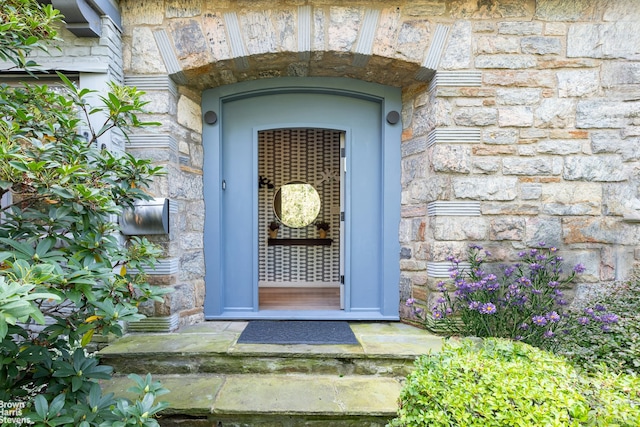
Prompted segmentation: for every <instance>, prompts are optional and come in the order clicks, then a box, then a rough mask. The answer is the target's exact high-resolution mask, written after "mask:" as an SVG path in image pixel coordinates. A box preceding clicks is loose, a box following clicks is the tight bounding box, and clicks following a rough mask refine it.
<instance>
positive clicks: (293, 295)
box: [258, 287, 340, 310]
mask: <svg viewBox="0 0 640 427" xmlns="http://www.w3.org/2000/svg"><path fill="white" fill-rule="evenodd" d="M258 294H259V298H260V310H340V288H337V287H333V288H316V287H313V288H311V287H309V288H293V287H282V288H275V287H268V288H259V290H258Z"/></svg>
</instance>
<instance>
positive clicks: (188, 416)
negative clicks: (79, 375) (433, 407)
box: [104, 374, 401, 427]
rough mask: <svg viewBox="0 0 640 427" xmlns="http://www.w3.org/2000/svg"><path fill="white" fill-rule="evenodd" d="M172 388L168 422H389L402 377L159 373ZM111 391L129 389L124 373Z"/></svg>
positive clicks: (165, 415) (119, 392) (184, 425)
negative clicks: (397, 378) (399, 379)
mask: <svg viewBox="0 0 640 427" xmlns="http://www.w3.org/2000/svg"><path fill="white" fill-rule="evenodd" d="M154 380H159V381H161V382H162V384H163V386H164V387H165V388H167V389H169V390H170V391H171V392H170V393H169V394H167V395H163V396H160V398H159V400H165V401H167V402H169V404H170V408H169V409H167V410H166V411H164V412H163V415H162V418H161V419H160V423H161V425H163V426H172V425H180V426H182V427H189V426H204V425H207V426H217V425H220V426H225V427H227V426H230V427H233V426H247V425H261V426H270V425H273V426H321V425H325V426H326V425H331V426H334V425H335V426H362V425H366V426H378V425H379V426H384V425H385V424H386V423H387V422H388V421H389V420H390V419H391V418H393V417H394V416H395V413H396V410H397V399H398V396H399V394H400V389H401V383H400V381H398V380H395V379H392V378H385V377H370V376H369V377H367V376H336V375H301V374H267V375H205V374H187V375H155V376H154ZM104 385H105V391H106V392H114V393H116V394H117V395H120V396H122V395H127V393H126V392H124V390H126V389H127V388H128V387H130V386H131V381H130V380H128V379H127V378H125V377H114V379H113V380H111V381H109V382H106V383H105V384H104Z"/></svg>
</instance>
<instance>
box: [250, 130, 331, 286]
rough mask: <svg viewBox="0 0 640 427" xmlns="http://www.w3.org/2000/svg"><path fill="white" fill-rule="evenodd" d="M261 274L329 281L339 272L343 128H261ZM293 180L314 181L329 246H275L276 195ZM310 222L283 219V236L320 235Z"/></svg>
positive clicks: (289, 281) (266, 278) (278, 279)
mask: <svg viewBox="0 0 640 427" xmlns="http://www.w3.org/2000/svg"><path fill="white" fill-rule="evenodd" d="M258 159H259V160H258V174H259V175H260V178H261V181H260V185H259V190H258V197H259V201H258V208H259V215H258V224H259V236H260V238H259V272H260V273H259V280H260V284H261V285H262V286H264V285H266V284H269V285H272V286H273V285H282V286H287V285H294V284H295V285H300V284H305V285H310V286H315V285H321V286H324V285H327V284H337V283H338V282H339V278H340V132H339V131H336V130H329V129H306V128H295V129H273V130H266V131H261V132H259V133H258ZM291 181H303V182H306V183H309V184H312V185H313V186H314V187H315V189H316V190H317V191H318V194H319V195H320V200H321V206H320V213H319V214H318V217H317V219H318V220H323V221H326V222H328V223H329V225H330V228H329V233H328V236H327V237H328V238H330V239H332V243H331V245H329V246H320V245H317V246H315V245H312V246H270V245H268V244H267V240H268V237H269V235H268V231H267V230H268V226H269V223H270V222H271V221H273V220H275V219H276V216H275V214H274V212H273V197H274V195H275V193H276V191H277V190H278V188H279V187H280V186H282V185H284V184H286V183H288V182H291ZM316 237H318V231H317V229H316V227H315V225H313V224H311V225H309V226H307V227H304V228H290V227H287V226H285V225H282V224H281V225H280V229H279V231H278V238H287V239H288V238H294V239H295V238H316Z"/></svg>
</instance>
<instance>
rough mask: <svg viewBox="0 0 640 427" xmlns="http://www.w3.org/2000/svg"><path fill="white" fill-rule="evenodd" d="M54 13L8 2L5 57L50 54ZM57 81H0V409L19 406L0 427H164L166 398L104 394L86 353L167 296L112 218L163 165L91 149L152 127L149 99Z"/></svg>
mask: <svg viewBox="0 0 640 427" xmlns="http://www.w3.org/2000/svg"><path fill="white" fill-rule="evenodd" d="M60 19H61V17H60V15H59V14H58V12H57V11H55V9H53V7H52V6H51V5H41V4H40V3H39V2H37V1H35V0H4V1H3V2H0V61H8V62H9V63H10V64H12V65H10V66H11V67H12V68H23V67H27V66H30V65H31V61H29V59H28V58H29V54H30V52H31V51H32V50H34V49H43V50H46V43H47V41H50V40H52V39H55V35H56V31H55V28H56V26H57V25H58V24H59V23H60ZM10 69H11V68H9V70H10ZM1 71H5V70H1ZM60 80H61V85H62V86H64V91H63V90H60V91H55V90H52V89H51V88H49V87H47V86H46V85H30V84H25V85H22V86H20V87H12V86H9V85H0V196H2V197H3V201H5V200H6V203H4V204H3V206H2V207H0V217H1V221H0V403H2V404H3V405H4V407H3V408H4V409H6V408H10V409H19V411H15V412H11V413H9V415H15V416H9V417H6V415H7V414H8V413H7V411H1V412H0V415H3V416H4V417H1V418H0V424H3V425H5V424H17V425H22V424H30V423H35V424H36V425H37V426H58V425H64V426H74V427H75V426H79V427H97V426H105V427H106V426H112V427H113V426H124V425H138V426H148V427H151V426H157V422H156V420H155V419H154V416H155V414H156V413H157V412H158V411H160V410H161V409H163V408H165V407H166V404H164V403H160V404H158V403H156V402H155V399H156V396H159V395H160V394H162V393H163V392H165V390H164V389H162V387H161V386H160V385H159V384H157V383H153V382H152V380H151V378H150V377H147V378H146V379H142V378H139V377H133V379H134V381H135V382H136V383H137V387H136V388H135V391H136V394H138V395H139V399H138V400H137V401H136V402H135V403H130V402H128V401H126V400H124V399H116V398H114V397H113V395H103V394H102V391H101V389H100V386H99V384H98V381H99V380H104V379H109V378H110V377H111V372H112V369H111V368H110V367H108V366H104V365H101V364H100V363H99V360H98V359H96V358H95V357H93V356H92V355H90V354H88V353H87V351H86V349H85V347H86V345H87V344H88V343H89V342H90V341H91V339H92V337H93V336H94V334H104V335H107V334H111V333H114V334H121V333H122V322H129V321H136V320H139V319H140V318H142V317H143V316H142V315H141V314H139V313H138V306H139V305H140V304H141V303H144V302H147V301H162V297H163V295H164V294H165V293H166V292H167V291H168V290H167V289H161V288H158V287H155V286H152V285H150V284H149V283H148V282H147V280H146V277H145V275H144V274H141V273H139V272H143V271H144V268H145V267H148V266H151V265H153V262H154V260H155V257H156V256H157V255H159V254H160V253H161V251H160V248H158V247H156V246H155V245H152V244H151V243H150V242H149V241H147V240H146V239H139V238H132V239H128V240H127V241H126V242H125V243H124V244H122V243H121V241H120V237H119V235H118V226H117V224H115V223H114V217H115V216H116V215H118V214H119V213H120V212H121V211H122V209H123V208H125V207H127V206H131V205H132V204H133V203H134V202H135V201H136V200H140V199H148V198H149V197H150V196H149V195H148V194H146V192H145V189H146V187H147V186H148V184H149V183H150V182H151V181H152V179H153V177H154V176H155V175H158V174H159V173H161V172H162V171H161V168H159V167H157V166H154V165H153V164H152V163H151V161H149V160H145V159H136V158H134V157H133V156H131V155H128V154H122V155H116V154H112V153H110V152H108V151H107V150H101V149H99V148H97V144H96V142H97V140H98V138H99V137H100V136H101V135H104V134H105V132H108V131H111V130H113V131H121V132H126V131H127V130H128V129H130V128H135V127H141V126H145V125H147V124H148V123H143V122H141V121H140V120H138V117H137V115H138V114H141V113H143V110H142V108H143V107H144V105H145V102H143V101H142V100H141V97H142V95H143V93H142V92H139V91H137V90H136V89H135V88H130V87H122V86H118V85H115V84H112V85H110V87H109V91H108V93H105V94H104V96H102V97H100V99H101V101H102V102H101V104H100V105H94V106H90V105H89V104H88V103H87V102H86V101H85V98H87V97H88V96H89V95H90V94H91V93H92V91H90V90H87V89H78V88H77V87H75V86H74V85H73V84H72V83H71V82H70V81H69V80H68V79H67V78H66V77H64V76H63V75H60ZM94 114H99V117H103V122H102V123H101V124H100V127H99V128H96V127H93V126H92V124H91V121H90V120H89V118H90V117H91V116H93V115H94ZM83 121H84V123H83ZM80 126H86V128H87V130H88V135H89V137H88V140H87V138H84V137H81V136H80V135H78V132H79V127H80ZM5 196H6V197H5ZM131 267H133V268H131ZM132 271H135V272H137V273H132ZM45 319H47V320H48V322H45ZM0 409H1V408H0Z"/></svg>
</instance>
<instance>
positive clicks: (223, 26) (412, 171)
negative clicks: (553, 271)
mask: <svg viewBox="0 0 640 427" xmlns="http://www.w3.org/2000/svg"><path fill="white" fill-rule="evenodd" d="M120 7H121V12H122V28H123V33H122V42H123V54H122V58H123V71H124V75H125V81H128V82H136V83H137V84H138V85H140V86H141V87H143V88H146V89H147V91H148V94H147V97H148V100H149V101H150V104H149V117H145V118H148V119H152V120H156V121H160V122H161V123H162V125H161V126H160V128H159V129H153V130H150V131H149V132H152V133H153V135H151V136H158V135H159V136H162V137H164V138H168V139H171V140H172V141H174V144H173V145H172V144H167V145H166V147H165V148H163V149H162V150H159V149H158V148H157V147H156V146H151V145H149V146H147V148H146V149H145V145H144V144H145V142H144V141H143V143H141V144H139V145H138V146H136V148H135V150H133V151H135V152H136V153H139V154H140V155H141V156H151V157H153V158H157V160H158V162H159V163H161V164H164V165H165V166H166V167H167V171H168V175H167V176H166V177H164V178H162V179H161V180H159V181H158V182H157V183H156V185H155V187H154V192H155V193H156V194H155V195H156V196H166V197H170V198H171V199H174V200H176V201H177V202H178V214H177V218H178V220H177V227H176V230H175V231H173V232H172V235H171V236H170V238H169V239H167V241H164V242H162V243H163V244H165V245H166V252H167V256H168V257H174V258H177V259H178V262H179V269H178V270H179V272H178V273H177V274H176V277H175V278H174V280H172V281H171V282H172V285H173V286H175V287H176V288H177V289H178V292H176V293H175V294H173V295H172V296H171V297H170V298H169V299H168V300H167V302H166V304H165V305H164V306H162V305H159V306H157V307H156V308H155V313H156V314H158V315H168V314H175V313H181V315H182V317H183V319H182V322H183V323H187V322H192V321H195V320H198V319H201V318H202V301H203V300H202V298H203V294H204V281H203V277H204V253H203V247H204V243H203V242H204V241H205V240H206V237H205V236H203V220H204V212H203V209H204V208H203V200H202V199H203V185H204V184H203V179H202V166H203V165H202V152H203V147H202V138H201V132H202V120H201V117H202V112H201V111H200V107H199V105H200V94H201V92H202V91H203V90H205V89H208V88H211V87H216V86H221V85H227V84H232V83H236V82H240V81H246V80H253V79H261V78H276V77H281V76H296V77H305V76H328V77H349V78H355V79H361V80H365V81H370V82H376V83H381V84H385V85H391V86H396V87H401V88H402V91H403V110H402V126H403V133H402V135H403V139H402V144H401V150H402V165H401V167H402V182H401V186H402V206H401V213H402V219H401V222H400V224H399V240H400V243H401V251H400V254H398V262H399V264H400V268H401V277H400V296H399V297H400V298H399V299H400V300H399V305H400V307H401V308H400V310H401V311H402V300H404V299H406V298H407V297H409V296H411V295H413V296H414V297H416V298H418V299H420V300H424V301H426V300H428V299H429V295H430V294H431V293H432V290H433V282H434V281H435V280H439V279H438V277H435V276H440V275H443V273H442V271H445V274H444V275H446V268H444V270H443V263H445V262H446V257H447V256H448V255H456V256H461V255H463V254H464V252H465V250H466V247H467V245H468V244H469V243H478V244H481V245H483V246H485V247H486V248H487V249H488V250H490V251H491V252H492V253H493V254H494V255H495V257H496V258H497V260H498V261H503V262H509V261H514V258H515V254H516V253H517V252H518V251H519V250H521V249H523V248H526V247H532V246H536V245H538V243H539V242H541V241H544V242H546V243H547V244H552V245H555V246H557V247H558V248H560V249H561V251H562V253H563V255H564V256H565V259H566V260H567V261H568V262H582V263H583V264H585V265H586V266H587V271H586V274H584V275H583V276H582V277H581V279H580V280H581V281H582V283H581V284H580V285H579V287H578V291H579V292H581V293H587V292H590V290H592V289H595V288H597V284H599V283H602V282H610V281H614V280H620V279H624V278H625V277H627V276H628V274H629V272H630V271H631V269H632V268H634V266H637V264H638V262H639V261H640V256H639V254H640V247H639V243H638V242H639V241H640V225H639V223H638V222H633V220H632V219H631V216H632V214H634V213H636V214H637V210H634V208H636V209H637V208H638V207H640V201H639V200H638V197H639V196H640V194H639V193H640V178H639V177H638V171H639V169H640V32H638V31H637V25H638V24H637V23H638V22H639V21H640V8H638V4H637V1H634V0H611V1H607V2H594V1H591V0H576V1H559V0H537V1H534V0H527V1H519V0H518V1H516V0H488V1H475V0H455V1H454V0H450V1H444V0H442V1H439V0H411V1H408V0H398V1H394V2H389V1H362V0H355V1H351V2H348V3H345V2H339V1H323V0H310V1H306V2H293V1H284V0H283V1H275V0H269V1H266V0H261V1H252V2H246V1H231V0H226V1H217V2H209V1H204V0H202V1H200V0H189V1H184V0H183V1H179V0H166V1H159V2H141V1H139V0H121V1H120ZM81 47H82V46H81ZM68 52H70V51H68ZM86 54H87V55H90V54H89V52H87V53H86ZM67 55H71V53H67ZM127 79H128V80H127ZM163 79H164V80H163ZM159 81H160V82H161V83H157V82H159ZM140 138H142V140H145V135H141V136H140ZM147 140H149V141H151V140H154V141H156V140H155V139H153V138H147ZM435 202H439V203H440V204H434V203H435ZM431 207H432V208H433V209H430V208H431ZM428 272H433V273H432V274H431V275H430V273H428ZM151 314H153V313H151Z"/></svg>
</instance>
